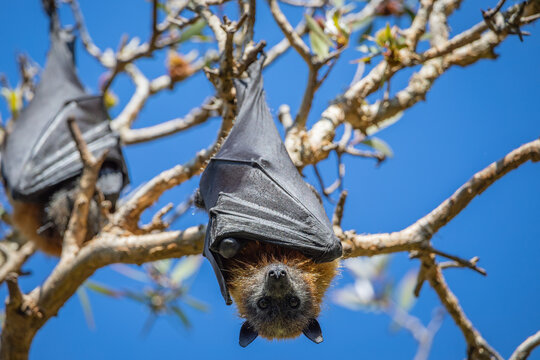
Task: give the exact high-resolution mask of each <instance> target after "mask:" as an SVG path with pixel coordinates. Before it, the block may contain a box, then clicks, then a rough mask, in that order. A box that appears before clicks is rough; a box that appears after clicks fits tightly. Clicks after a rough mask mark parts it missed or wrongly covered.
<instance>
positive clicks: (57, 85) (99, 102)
mask: <svg viewBox="0 0 540 360" xmlns="http://www.w3.org/2000/svg"><path fill="white" fill-rule="evenodd" d="M48 10H49V11H48V12H49V15H50V17H51V26H50V40H51V47H50V50H49V53H48V56H47V61H46V65H45V69H44V70H43V73H42V75H41V79H40V82H39V84H38V86H37V88H36V91H35V94H34V97H33V98H32V100H31V101H30V102H29V103H28V105H27V106H26V107H25V108H24V109H23V110H22V111H21V113H20V115H19V116H18V117H17V118H16V119H15V120H14V121H12V123H11V124H10V126H9V128H8V132H7V137H6V138H5V141H4V143H3V144H2V158H1V172H2V179H3V182H4V185H5V187H6V192H7V195H8V199H9V201H10V203H11V205H12V207H13V222H14V224H15V226H16V227H17V228H18V229H19V230H20V231H21V233H22V234H23V235H25V236H26V237H27V238H29V239H31V240H33V241H35V242H36V243H37V244H38V245H39V246H40V247H41V248H42V249H43V250H44V251H45V252H48V253H50V254H56V255H58V254H59V253H60V251H61V244H62V237H63V233H64V231H65V230H66V228H67V224H68V222H69V218H70V215H71V210H72V208H73V201H74V197H75V195H76V191H77V184H78V182H77V180H78V178H79V177H80V175H81V173H82V169H83V164H82V161H81V159H80V155H79V152H78V151H77V148H76V145H75V142H74V140H73V139H72V137H71V134H70V131H69V128H68V124H67V120H68V119H69V118H74V119H75V121H76V123H77V125H78V126H79V128H80V130H81V132H82V134H83V138H84V139H85V141H86V143H87V145H88V148H89V149H90V151H91V152H92V153H93V154H94V155H96V156H97V155H100V154H102V153H103V151H108V153H107V156H106V159H105V162H104V164H103V167H102V169H101V171H100V174H99V179H98V181H97V188H98V189H99V190H100V191H101V192H102V193H103V195H104V197H105V199H106V200H109V201H110V202H111V203H112V205H113V206H114V204H115V203H116V200H117V199H118V197H119V194H120V191H121V190H122V188H123V187H124V186H125V185H126V184H127V183H128V182H129V179H128V174H127V168H126V164H125V161H124V157H123V154H122V150H121V148H120V140H119V137H118V135H117V134H116V133H115V132H113V131H112V130H111V128H110V126H109V122H110V121H109V117H108V115H107V110H106V108H105V105H104V102H103V96H101V95H97V96H94V95H89V94H88V93H86V91H85V90H84V88H83V86H82V84H81V82H80V81H79V78H78V77H77V74H76V69H75V59H74V41H75V36H74V35H73V34H72V33H71V31H68V30H65V29H62V28H61V26H60V24H59V21H58V17H57V14H56V11H55V9H51V8H49V9H48ZM89 212H90V214H89V221H88V231H87V233H88V234H87V237H88V238H91V237H93V236H94V235H95V234H97V232H99V229H100V228H101V225H102V224H103V222H104V221H105V219H104V218H103V216H102V215H101V212H100V209H99V204H98V202H97V200H94V201H92V204H91V205H90V211H89Z"/></svg>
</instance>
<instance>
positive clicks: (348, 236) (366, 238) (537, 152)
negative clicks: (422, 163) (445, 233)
mask: <svg viewBox="0 0 540 360" xmlns="http://www.w3.org/2000/svg"><path fill="white" fill-rule="evenodd" d="M529 160H531V161H533V162H537V161H540V139H537V140H534V141H531V142H529V143H526V144H524V145H522V146H520V147H519V148H517V149H515V150H513V151H511V152H510V153H509V154H508V155H506V156H504V157H503V158H502V159H500V160H498V161H496V162H494V163H492V164H491V165H489V166H488V167H486V168H485V169H483V170H481V171H479V172H477V173H476V174H475V175H474V176H473V177H472V178H470V179H469V181H467V182H466V183H465V184H463V185H462V186H461V187H460V188H459V189H457V190H456V192H454V194H452V196H450V197H449V198H448V199H446V200H445V201H444V202H442V203H441V204H440V205H439V206H437V207H436V208H435V209H433V210H432V211H431V212H430V213H429V214H427V215H426V216H424V217H422V218H421V219H419V220H418V221H416V222H415V223H414V224H412V225H410V226H408V227H407V228H405V229H403V230H401V231H398V232H393V233H385V234H367V235H357V234H355V233H354V232H351V231H346V232H345V233H344V234H345V238H344V239H343V240H344V241H343V252H344V254H343V256H344V257H355V256H366V255H367V256H372V255H377V254H384V253H392V252H397V251H410V250H421V249H426V248H427V246H428V244H427V242H428V241H429V240H430V239H431V238H432V236H433V235H434V234H435V233H436V232H437V231H439V229H440V228H442V227H443V226H444V225H446V224H448V223H449V222H450V220H452V219H453V218H454V217H455V216H456V215H457V214H459V213H460V212H461V211H462V210H463V209H465V207H466V206H467V205H468V204H469V203H470V202H471V201H472V199H474V198H475V197H476V196H477V195H480V194H481V193H482V192H484V190H486V189H487V188H488V187H489V186H490V185H492V184H493V183H494V182H495V181H497V180H498V179H500V178H501V177H503V176H504V175H505V174H507V173H508V172H510V171H511V170H514V169H516V168H518V167H519V166H520V165H522V164H524V163H525V162H527V161H529Z"/></svg>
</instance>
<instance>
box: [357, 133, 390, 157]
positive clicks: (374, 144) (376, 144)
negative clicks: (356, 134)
mask: <svg viewBox="0 0 540 360" xmlns="http://www.w3.org/2000/svg"><path fill="white" fill-rule="evenodd" d="M361 143H362V144H364V145H367V146H369V147H370V148H373V149H375V150H377V151H380V152H381V153H383V154H384V155H385V156H387V157H393V156H394V153H393V152H392V149H391V148H390V145H388V144H387V143H386V142H385V141H383V140H381V139H379V138H377V137H371V138H369V139H366V140H364V141H362V142H361Z"/></svg>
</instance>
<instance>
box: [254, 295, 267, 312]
mask: <svg viewBox="0 0 540 360" xmlns="http://www.w3.org/2000/svg"><path fill="white" fill-rule="evenodd" d="M269 304H270V302H269V301H268V299H267V298H265V297H263V298H261V299H259V301H257V306H258V307H259V309H262V310H264V309H266V308H267V307H268V305H269Z"/></svg>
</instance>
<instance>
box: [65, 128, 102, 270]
mask: <svg viewBox="0 0 540 360" xmlns="http://www.w3.org/2000/svg"><path fill="white" fill-rule="evenodd" d="M68 125H69V130H70V132H71V136H72V137H73V139H74V140H75V144H76V145H77V149H78V150H79V154H80V156H81V160H82V163H83V172H82V175H81V178H80V180H79V191H78V193H77V196H76V197H75V201H74V203H73V210H72V213H71V218H70V219H69V223H68V227H67V230H66V233H65V234H64V239H63V244H62V255H61V260H62V261H67V260H68V259H70V258H72V257H73V256H74V255H75V254H76V252H77V251H78V250H79V248H80V247H81V246H82V244H83V242H84V240H85V238H86V232H87V228H88V226H87V225H88V224H87V222H88V212H89V209H90V203H91V201H92V198H93V197H94V192H95V190H96V182H97V179H98V176H99V170H100V169H101V165H102V164H103V162H104V161H105V157H106V156H107V151H105V152H103V153H102V154H101V155H100V157H99V158H95V157H94V156H93V155H92V153H91V152H90V150H89V149H88V146H87V145H86V141H85V140H84V138H83V135H82V133H81V130H80V129H79V127H78V125H77V122H76V121H75V119H74V118H69V119H68Z"/></svg>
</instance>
